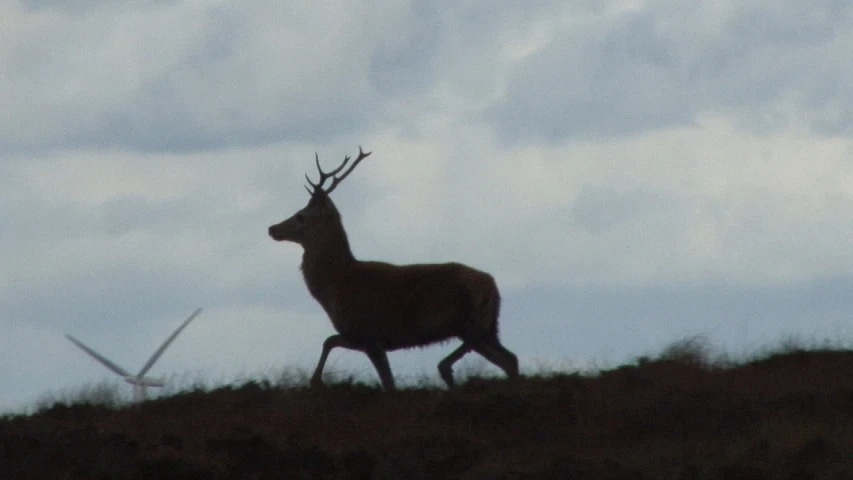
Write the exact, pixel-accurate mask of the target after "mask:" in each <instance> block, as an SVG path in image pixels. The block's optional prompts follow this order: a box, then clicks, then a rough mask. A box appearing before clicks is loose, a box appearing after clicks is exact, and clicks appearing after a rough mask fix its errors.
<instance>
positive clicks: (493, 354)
mask: <svg viewBox="0 0 853 480" xmlns="http://www.w3.org/2000/svg"><path fill="white" fill-rule="evenodd" d="M471 348H472V349H473V350H474V351H475V352H477V353H479V354H480V355H482V356H483V358H485V359H486V360H488V361H490V362H492V363H493V364H494V365H495V366H497V367H498V368H500V369H501V370H503V371H504V373H506V376H507V377H508V378H509V379H510V380H512V379H515V378H517V377H518V357H516V356H515V354H514V353H512V352H510V351H509V350H507V349H506V347H504V346H503V345H501V342H500V341H499V340H498V339H497V338H491V339H489V340H484V341H481V342H477V343H474V344H472V345H471Z"/></svg>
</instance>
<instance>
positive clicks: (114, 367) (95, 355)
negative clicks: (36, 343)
mask: <svg viewBox="0 0 853 480" xmlns="http://www.w3.org/2000/svg"><path fill="white" fill-rule="evenodd" d="M65 338H67V339H68V340H71V343H73V344H74V345H77V346H78V347H80V348H81V349H82V350H83V351H84V352H86V353H88V354H89V355H91V356H92V357H93V358H94V359H95V360H97V361H99V362H101V363H102V364H104V366H105V367H107V368H109V369H110V370H112V371H113V372H115V373H117V374H119V375H121V376H122V377H129V376H130V373H128V372H127V371H126V370H125V369H123V368H121V367H119V366H118V365H116V364H115V363H113V362H111V361H109V360H107V359H106V358H104V357H103V356H102V355H101V354H100V353H98V352H96V351H94V350H92V349H91V348H89V347H87V346H86V345H84V344H83V342H81V341H80V340H77V339H76V338H74V337H72V336H71V335H68V334H66V335H65Z"/></svg>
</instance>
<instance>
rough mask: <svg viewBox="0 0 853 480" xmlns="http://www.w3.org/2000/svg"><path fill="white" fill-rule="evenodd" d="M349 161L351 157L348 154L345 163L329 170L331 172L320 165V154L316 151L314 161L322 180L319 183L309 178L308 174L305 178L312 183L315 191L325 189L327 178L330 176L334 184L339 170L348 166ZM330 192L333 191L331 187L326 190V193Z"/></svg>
mask: <svg viewBox="0 0 853 480" xmlns="http://www.w3.org/2000/svg"><path fill="white" fill-rule="evenodd" d="M349 161H350V157H349V155H347V156H345V157H344V163H342V164H341V165H340V166H339V167H338V168H336V169H334V170H332V171H329V172H324V171H323V168H322V167H320V155H319V154H317V152H314V162H315V163H316V164H317V171H318V172H320V182H319V183H314V182H312V181H311V179H310V178H308V174H305V179H306V180H308V183H309V184H311V187H313V188H314V190H315V191H316V190H318V189H319V190H323V184H324V183H326V180H328V179H329V178H332V179H333V185H334V179H335V175H336V174H337V173H338V172H340V171H341V170H342V169H343V168H344V167H346V166H347V163H349ZM306 188H307V187H306ZM309 192H310V191H309ZM329 192H331V189H330V190H326V193H329Z"/></svg>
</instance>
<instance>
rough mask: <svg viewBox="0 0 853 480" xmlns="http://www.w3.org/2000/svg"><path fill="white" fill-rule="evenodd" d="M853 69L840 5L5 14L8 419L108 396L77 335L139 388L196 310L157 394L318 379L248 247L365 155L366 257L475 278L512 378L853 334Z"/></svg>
mask: <svg viewBox="0 0 853 480" xmlns="http://www.w3.org/2000/svg"><path fill="white" fill-rule="evenodd" d="M851 51H853V4H851V3H850V2H848V1H841V0H817V1H815V2H799V1H787V0H786V1H780V0H754V1H751V2H740V1H736V0H728V1H727V0H707V1H703V2H683V1H678V0H658V1H655V0H649V1H642V0H607V1H605V0H577V1H564V0H555V1H546V0H543V1H530V2H523V3H522V2H510V1H498V2H496V1H479V0H472V1H467V2H457V1H436V0H429V1H427V0H424V1H420V0H410V1H403V0H400V1H394V0H388V1H384V0H371V1H365V2H345V1H312V2H302V1H283V2H265V1H242V2H225V1H217V0H210V1H204V0H188V1H167V0H161V1H155V2H152V1H134V0H122V1H103V0H80V1H76V2H68V1H57V0H21V1H14V0H0V105H2V108H0V119H2V120H0V122H2V123H0V125H2V128H0V199H2V202H0V209H1V210H0V211H2V218H3V222H2V225H0V248H2V254H0V297H1V298H0V332H2V335H0V352H2V362H0V407H2V408H11V407H15V406H19V405H25V404H27V402H32V401H33V399H35V398H38V397H39V396H40V395H41V394H43V393H44V392H46V391H55V390H61V389H66V388H72V387H74V386H76V385H80V384H84V383H86V382H92V381H99V380H101V379H107V378H110V376H111V374H110V373H109V372H108V371H107V370H105V369H104V368H103V367H102V366H101V365H99V364H97V363H95V362H94V361H92V360H91V359H89V358H88V357H86V356H85V355H84V354H83V353H82V352H80V351H79V350H77V349H76V348H75V347H74V346H73V345H72V344H71V343H69V342H68V341H67V340H66V339H65V338H63V334H65V333H71V334H72V335H75V336H76V337H78V338H80V339H81V340H83V341H84V342H86V343H88V344H89V345H91V346H93V347H95V349H96V350H99V351H101V352H102V353H104V354H105V355H106V356H108V357H110V358H111V359H113V360H115V361H116V362H117V363H119V364H121V365H124V366H125V367H127V368H128V369H131V370H135V369H138V368H139V367H141V366H142V364H143V363H144V362H145V360H146V359H147V358H148V356H149V355H150V353H151V352H152V351H153V350H154V349H155V348H156V347H157V346H158V345H159V344H160V342H161V341H162V340H163V339H164V338H165V337H166V336H167V335H168V334H169V333H170V332H171V331H172V330H173V329H174V328H175V327H176V326H177V325H178V324H179V323H180V322H181V321H182V320H183V319H184V318H185V317H186V316H188V315H189V314H190V313H191V312H192V311H193V309H195V308H196V307H204V308H205V311H204V313H203V314H202V315H201V316H199V317H198V319H197V320H196V321H195V322H194V323H193V324H191V325H190V327H189V328H187V330H185V331H184V333H183V334H182V336H181V337H179V338H178V340H177V341H176V342H175V343H174V344H173V346H172V348H171V349H170V350H168V351H167V352H166V354H165V355H164V356H163V357H162V359H161V361H160V362H159V363H158V364H157V365H156V366H155V367H154V369H153V370H152V372H151V373H152V374H155V375H167V376H168V375H181V374H184V375H186V374H191V375H196V374H197V375H201V376H204V377H206V378H208V379H212V380H217V379H228V378H233V377H234V376H235V375H240V374H249V375H251V374H253V373H254V372H260V373H263V372H268V371H270V369H277V368H281V367H284V366H292V367H297V368H306V369H309V370H310V369H311V368H313V365H314V363H315V362H316V360H317V358H318V356H319V353H320V346H321V344H322V341H323V339H324V338H325V337H326V336H327V335H329V334H331V333H332V327H331V325H330V324H329V322H328V320H327V319H326V317H325V316H324V315H323V313H322V311H321V310H320V308H319V306H318V305H317V304H316V303H315V302H314V301H313V299H312V298H311V297H310V295H309V294H308V292H307V290H306V289H305V286H304V284H303V283H302V278H301V275H300V274H299V271H298V267H299V262H300V258H301V254H302V252H301V249H300V248H299V247H298V246H296V245H293V244H279V243H275V242H273V241H271V240H270V239H269V237H268V236H267V232H266V229H267V227H268V226H269V225H270V224H272V223H277V222H278V221H280V220H281V219H283V218H285V217H288V216H290V215H291V214H292V213H293V212H294V211H296V210H298V209H299V208H301V207H302V206H304V204H305V202H306V201H307V199H308V195H307V194H306V193H305V190H304V189H303V188H302V186H303V184H304V177H303V175H304V174H305V173H309V174H310V175H314V174H315V171H314V165H313V157H314V152H318V153H319V155H320V158H321V161H323V162H325V165H328V166H334V165H336V163H337V162H339V161H340V160H342V159H343V156H344V155H347V154H349V155H353V154H355V153H357V152H358V146H359V145H363V146H364V149H365V150H366V151H373V152H374V153H373V155H372V156H371V157H370V158H369V159H367V160H365V161H364V162H363V163H362V164H361V165H360V166H359V167H358V169H357V170H356V171H355V173H354V174H353V175H351V176H350V177H349V178H348V179H347V180H346V182H345V183H344V184H343V185H342V186H341V187H340V188H338V189H337V190H336V191H335V193H334V197H333V198H334V199H335V201H336V203H337V205H338V208H339V210H340V211H341V213H342V215H343V217H344V223H345V226H346V228H347V231H348V232H349V236H350V243H351V244H352V247H353V250H354V253H355V254H356V256H357V257H359V258H363V259H379V260H386V261H391V262H395V263H412V262H443V261H451V260H455V261H461V262H464V263H467V264H470V265H472V266H475V267H478V268H480V269H483V270H486V271H489V272H491V273H492V274H493V275H494V276H495V277H496V279H497V280H498V283H499V285H500V287H501V290H502V294H503V298H504V302H503V312H502V316H501V325H502V327H501V328H502V330H501V331H502V338H503V340H504V343H505V344H506V345H507V347H509V348H510V349H512V350H513V351H515V352H516V353H517V354H518V355H519V357H520V358H521V360H522V364H523V366H524V367H525V368H527V369H535V368H536V366H537V365H543V364H548V365H553V364H559V365H579V366H583V365H589V364H591V363H592V364H595V365H614V364H617V363H618V362H620V361H625V360H630V359H632V358H635V357H636V356H639V355H643V354H649V353H655V352H657V351H660V349H662V348H663V347H664V346H665V345H667V344H669V343H671V342H673V341H676V340H679V339H682V338H685V337H688V336H691V335H705V336H706V337H707V338H708V340H709V342H710V343H711V344H713V345H715V346H717V347H719V348H720V349H723V350H726V351H728V352H732V353H735V354H737V353H739V352H750V351H755V350H756V349H759V348H761V347H762V346H765V345H768V344H773V343H774V342H775V343H778V342H779V341H780V339H784V338H790V337H795V338H800V339H803V340H805V341H821V340H824V339H830V340H833V341H842V342H850V341H851V340H853V154H851V147H853V140H851V132H853V91H851V86H853V63H851V62H850V61H849V60H850V57H849V55H850V52H851ZM451 348H453V345H445V346H443V347H438V346H437V347H433V348H429V349H424V350H419V351H410V352H401V353H394V354H392V355H391V362H392V366H393V367H394V369H395V371H396V372H397V373H398V374H399V375H400V376H401V377H404V376H406V375H415V374H420V373H427V374H429V375H433V376H435V375H434V371H435V370H434V369H435V363H436V362H437V361H438V359H440V358H441V356H442V355H444V354H446V353H447V352H448V351H449V350H450V349H451ZM330 362H331V363H330V368H332V369H333V370H337V371H343V372H355V373H363V374H364V375H366V376H369V377H370V378H375V375H374V374H373V372H372V370H371V368H370V366H369V363H368V361H367V360H366V359H365V358H364V357H363V356H362V355H361V354H358V353H350V352H345V351H336V352H335V353H333V354H332V356H331V359H330ZM470 362H471V363H472V364H474V365H476V364H477V361H476V360H473V359H472V360H471V361H470ZM187 372H190V373H187Z"/></svg>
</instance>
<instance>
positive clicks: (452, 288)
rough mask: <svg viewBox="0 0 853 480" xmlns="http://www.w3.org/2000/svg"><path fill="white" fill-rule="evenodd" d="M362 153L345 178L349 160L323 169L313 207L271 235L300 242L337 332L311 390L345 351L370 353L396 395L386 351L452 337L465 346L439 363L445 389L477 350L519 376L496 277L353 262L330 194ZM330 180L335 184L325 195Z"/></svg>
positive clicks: (456, 269) (308, 274)
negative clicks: (504, 335) (506, 340)
mask: <svg viewBox="0 0 853 480" xmlns="http://www.w3.org/2000/svg"><path fill="white" fill-rule="evenodd" d="M359 153H360V155H359V157H358V159H356V161H355V163H354V164H353V166H352V167H350V169H349V170H347V172H346V173H344V174H343V175H341V176H340V177H335V174H336V173H338V172H339V171H340V170H341V169H342V168H343V167H344V166H345V165H346V164H347V162H348V161H349V157H347V158H346V159H345V161H344V164H343V165H341V166H340V167H338V169H336V170H334V171H332V172H329V173H324V172H323V171H322V169H321V170H320V175H321V182H320V184H319V185H315V184H313V183H312V186H313V187H314V190H313V192H311V200H310V201H309V202H308V205H307V206H306V207H305V208H303V209H302V210H300V211H299V212H297V213H296V214H295V215H293V216H292V217H290V218H289V219H287V220H285V221H283V222H281V223H279V224H277V225H273V226H271V227H270V228H269V234H270V236H271V237H272V238H273V239H275V240H279V241H280V240H289V241H292V242H296V243H299V244H300V245H302V247H303V248H304V250H305V253H304V255H303V257H302V274H303V276H304V279H305V284H306V286H307V287H308V290H309V291H310V292H311V295H312V296H313V297H314V298H315V299H316V300H317V301H318V302H319V303H320V305H321V306H322V307H323V309H324V310H325V311H326V313H327V314H328V315H329V318H330V319H331V321H332V325H333V326H334V327H335V330H337V332H338V334H337V335H332V336H331V337H329V338H328V339H326V341H325V343H324V344H323V352H322V354H321V356H320V361H319V363H318V365H317V369H316V370H315V372H314V376H313V378H312V384H313V385H315V386H319V385H320V384H322V380H321V378H322V372H323V368H324V365H325V362H326V359H327V357H328V354H329V351H331V350H332V349H333V348H335V347H345V348H349V349H354V350H359V351H362V352H364V353H365V354H367V356H368V358H369V359H370V360H371V362H372V363H373V365H374V367H375V368H376V370H377V372H378V373H379V377H380V379H381V380H382V384H383V386H384V387H385V388H386V389H387V390H392V389H394V379H393V376H392V374H391V369H390V366H389V364H388V358H387V356H386V353H385V352H387V351H392V350H397V349H401V348H410V347H420V346H426V345H429V344H432V343H435V342H441V341H444V340H448V339H451V338H459V339H461V340H462V342H463V343H462V345H461V346H460V347H459V348H457V349H456V350H455V351H454V352H452V353H451V354H450V355H448V356H447V357H446V358H445V359H444V360H442V362H441V363H440V364H439V372H440V373H441V377H442V379H444V381H445V382H446V383H447V384H448V386H452V385H453V383H454V381H453V375H452V366H453V363H455V362H456V361H457V360H459V359H460V358H462V356H464V355H465V354H466V353H468V352H469V351H472V350H474V351H477V352H478V353H480V354H481V355H483V356H484V357H485V358H486V359H488V360H489V361H491V362H492V363H494V364H496V365H497V366H499V367H500V368H501V369H503V370H504V371H505V372H506V374H507V375H508V376H509V377H511V378H512V377H515V376H517V375H518V360H517V359H516V357H515V355H514V354H513V353H512V352H510V351H509V350H507V349H506V348H504V347H503V345H501V343H500V341H499V340H498V314H499V311H500V294H499V292H498V288H497V284H496V283H495V281H494V279H493V278H492V276H491V275H489V274H488V273H485V272H481V271H479V270H476V269H474V268H471V267H468V266H466V265H462V264H459V263H443V264H416V265H392V264H389V263H384V262H366V261H359V260H356V259H355V257H354V256H353V254H352V251H351V250H350V247H349V242H348V240H347V236H346V232H345V230H344V228H343V223H342V222H341V218H340V214H339V213H338V210H337V208H336V207H335V205H334V203H333V202H332V200H331V199H330V198H329V196H328V194H329V193H330V192H331V191H332V190H333V189H334V187H335V186H336V185H337V184H338V182H340V181H341V180H343V179H344V178H345V177H346V176H347V175H348V174H349V173H350V172H351V171H352V169H353V168H355V166H356V165H357V164H358V162H359V161H361V160H362V159H363V158H365V157H366V156H367V155H369V153H367V154H364V153H363V152H361V151H359ZM317 167H318V169H319V168H320V167H319V161H318V162H317ZM327 178H333V179H334V180H333V183H332V186H331V187H329V188H328V189H327V190H323V188H322V185H323V183H324V182H325V180H326V179H327ZM309 182H310V180H309Z"/></svg>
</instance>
